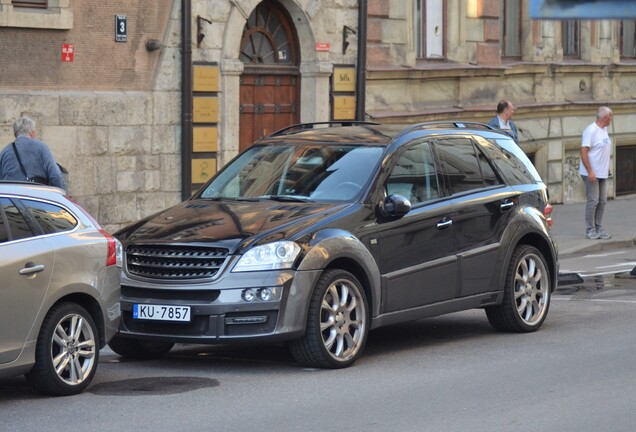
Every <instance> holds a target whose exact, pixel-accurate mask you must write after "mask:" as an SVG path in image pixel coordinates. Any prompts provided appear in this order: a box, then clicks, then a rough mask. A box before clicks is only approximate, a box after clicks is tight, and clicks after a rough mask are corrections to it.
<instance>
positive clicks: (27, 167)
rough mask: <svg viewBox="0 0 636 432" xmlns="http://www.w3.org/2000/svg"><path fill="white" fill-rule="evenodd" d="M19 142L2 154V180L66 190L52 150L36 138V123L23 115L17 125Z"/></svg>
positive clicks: (15, 132) (4, 150)
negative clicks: (38, 184)
mask: <svg viewBox="0 0 636 432" xmlns="http://www.w3.org/2000/svg"><path fill="white" fill-rule="evenodd" d="M13 133H14V135H15V141H14V142H13V143H11V144H9V145H7V146H6V147H5V148H4V149H3V150H2V152H0V180H23V181H24V180H26V181H32V182H35V183H42V184H45V185H50V186H56V187H58V188H61V189H66V184H65V181H64V176H63V174H62V171H61V170H60V167H59V165H58V164H57V163H56V162H55V158H54V157H53V154H52V153H51V150H50V149H49V147H48V146H47V145H46V144H44V143H43V142H42V141H40V140H37V139H35V121H33V120H32V119H31V118H29V117H27V116H25V115H23V116H21V117H20V118H19V119H18V120H16V121H15V123H14V124H13Z"/></svg>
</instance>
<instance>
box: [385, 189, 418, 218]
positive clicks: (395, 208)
mask: <svg viewBox="0 0 636 432" xmlns="http://www.w3.org/2000/svg"><path fill="white" fill-rule="evenodd" d="M379 210H380V214H381V215H382V216H384V217H388V218H400V217H402V216H404V215H405V214H407V213H408V212H410V211H411V201H409V200H408V199H407V198H406V197H404V196H402V195H397V194H393V195H389V196H388V197H386V198H384V200H383V201H382V202H381V203H380V205H379Z"/></svg>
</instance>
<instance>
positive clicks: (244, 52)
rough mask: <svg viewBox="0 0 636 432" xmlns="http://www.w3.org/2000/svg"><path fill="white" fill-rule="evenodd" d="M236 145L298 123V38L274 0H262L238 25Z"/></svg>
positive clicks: (285, 14)
mask: <svg viewBox="0 0 636 432" xmlns="http://www.w3.org/2000/svg"><path fill="white" fill-rule="evenodd" d="M240 58H241V61H243V63H244V64H245V68H244V70H243V75H242V76H241V96H240V97H241V101H240V116H239V122H240V125H239V129H240V133H239V149H240V150H241V151H243V150H245V149H246V148H248V147H249V146H250V145H252V143H253V142H254V141H256V140H257V139H259V138H260V137H263V136H265V135H269V134H271V133H272V132H275V131H277V130H278V129H281V128H283V127H285V126H289V125H291V124H295V123H299V122H300V73H299V68H298V64H299V58H300V55H299V53H298V38H297V35H296V32H295V28H294V26H293V23H292V21H291V19H290V17H289V15H288V14H287V11H285V10H284V9H283V7H282V6H280V4H279V3H278V2H275V1H270V0H266V1H264V2H262V3H260V4H259V5H258V6H257V7H256V9H254V11H253V12H252V14H251V15H250V17H249V18H248V20H247V24H246V25H245V28H244V30H243V37H242V40H241V57H240Z"/></svg>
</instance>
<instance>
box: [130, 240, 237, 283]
mask: <svg viewBox="0 0 636 432" xmlns="http://www.w3.org/2000/svg"><path fill="white" fill-rule="evenodd" d="M228 252H229V251H228V249H225V248H217V247H204V246H198V247H197V246H179V245H131V246H128V247H127V248H126V267H127V269H128V273H130V274H132V275H136V276H141V277H145V278H151V279H163V280H185V279H202V278H211V277H214V276H215V275H216V274H217V273H218V271H219V269H220V268H221V266H222V265H223V263H224V262H225V260H226V258H227V256H228Z"/></svg>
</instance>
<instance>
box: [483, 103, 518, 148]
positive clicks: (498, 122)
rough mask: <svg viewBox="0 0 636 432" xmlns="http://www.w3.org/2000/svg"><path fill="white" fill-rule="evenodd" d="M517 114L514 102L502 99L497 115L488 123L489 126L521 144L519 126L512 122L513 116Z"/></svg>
mask: <svg viewBox="0 0 636 432" xmlns="http://www.w3.org/2000/svg"><path fill="white" fill-rule="evenodd" d="M514 113H515V107H514V105H512V102H510V101H507V100H505V99H502V100H500V101H499V103H498V104H497V115H496V116H495V117H493V118H492V120H490V121H489V122H488V126H492V127H494V128H497V129H501V130H502V131H504V132H506V133H507V134H508V135H510V136H511V137H512V139H513V140H515V142H516V143H517V144H519V137H518V133H517V126H516V125H515V123H514V122H513V121H512V115H513V114H514Z"/></svg>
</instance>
